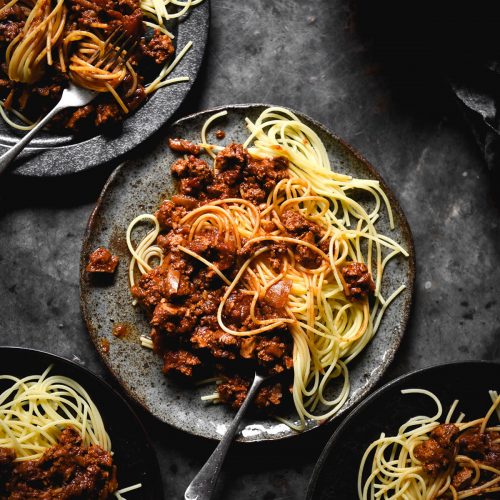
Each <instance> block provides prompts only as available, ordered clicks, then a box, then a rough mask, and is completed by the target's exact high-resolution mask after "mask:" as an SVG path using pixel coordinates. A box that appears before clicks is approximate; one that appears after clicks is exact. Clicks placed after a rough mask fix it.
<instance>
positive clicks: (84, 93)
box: [0, 28, 136, 174]
mask: <svg viewBox="0 0 500 500" xmlns="http://www.w3.org/2000/svg"><path fill="white" fill-rule="evenodd" d="M132 40H133V39H132V37H130V36H126V35H125V32H123V31H122V30H121V29H119V28H118V29H116V30H114V31H113V32H112V33H111V35H110V36H109V37H108V38H107V40H106V41H105V42H104V53H103V55H102V57H101V59H100V60H98V59H99V56H100V51H96V53H95V54H94V55H93V56H92V57H91V58H90V59H89V62H90V64H93V63H94V61H97V62H96V63H95V64H94V66H97V67H101V68H105V69H106V70H109V69H110V68H111V67H112V66H113V65H114V64H115V63H117V62H120V63H124V62H125V61H126V60H127V59H128V57H129V55H130V53H131V52H132V50H133V49H134V48H135V45H136V44H135V43H134V44H132V43H131V42H132ZM97 94H98V93H97V92H94V91H92V90H87V89H84V88H81V87H77V86H76V85H75V84H74V83H73V82H71V81H70V82H69V86H68V88H66V89H64V91H63V93H62V96H61V99H60V100H59V102H58V103H57V104H56V105H55V106H54V108H53V109H52V110H51V111H50V112H49V113H48V114H47V115H46V116H45V117H44V118H43V119H42V120H40V121H39V122H38V123H37V125H36V127H34V128H33V129H31V130H30V131H29V132H28V133H27V134H26V135H25V136H24V137H23V138H22V139H20V140H19V142H18V143H16V144H15V145H14V146H12V147H11V148H10V149H9V150H8V151H7V152H6V153H4V154H3V155H2V156H0V174H1V173H2V172H3V171H4V170H5V169H6V168H7V167H8V166H9V165H10V164H11V163H12V161H14V159H15V158H16V157H17V155H18V154H19V153H20V152H21V151H22V150H23V149H24V148H25V147H26V146H27V145H28V143H29V142H30V141H31V140H32V139H33V137H35V135H36V134H38V132H39V131H40V129H42V128H43V127H44V126H45V125H46V124H47V123H48V122H49V121H50V120H51V119H52V117H53V116H54V115H56V114H57V113H59V111H61V110H63V109H66V108H75V107H79V106H85V105H86V104H88V103H89V102H90V101H92V100H93V99H94V98H95V97H96V96H97Z"/></svg>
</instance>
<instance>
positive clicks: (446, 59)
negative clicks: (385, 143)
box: [350, 0, 500, 206]
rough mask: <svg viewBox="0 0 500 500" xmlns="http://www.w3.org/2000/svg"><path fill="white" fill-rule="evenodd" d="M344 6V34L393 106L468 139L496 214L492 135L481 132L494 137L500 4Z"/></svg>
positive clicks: (496, 141)
mask: <svg viewBox="0 0 500 500" xmlns="http://www.w3.org/2000/svg"><path fill="white" fill-rule="evenodd" d="M350 5H351V12H352V19H351V23H350V28H351V30H353V31H355V32H356V34H357V35H358V36H360V38H361V39H362V40H363V45H364V46H366V47H368V48H369V50H370V51H371V52H372V54H373V56H374V58H375V59H376V60H377V61H378V62H379V64H380V68H379V69H378V73H380V74H382V75H383V77H384V78H386V79H387V83H388V85H389V87H390V88H391V91H392V94H393V97H394V98H395V100H396V101H397V102H398V104H399V105H400V106H402V107H404V108H406V109H408V111H409V112H411V113H413V114H415V116H425V115H426V114H427V115H433V114H437V115H442V114H446V115H448V116H449V117H450V118H451V121H450V122H451V124H453V126H455V127H459V128H467V129H468V132H469V134H471V132H472V134H471V136H474V139H475V141H476V143H477V144H478V146H479V149H480V151H481V156H482V157H483V159H484V160H485V163H486V164H488V166H489V169H490V173H491V176H492V183H491V190H492V194H493V197H494V199H495V202H496V205H497V206H498V205H499V200H500V135H498V137H494V138H493V140H492V134H491V133H488V132H491V130H493V129H492V128H491V127H493V128H496V129H497V130H499V129H500V123H496V121H500V118H498V117H499V116H500V113H498V112H497V111H496V110H497V109H500V108H499V107H498V105H500V102H499V100H500V90H499V89H500V85H499V84H500V58H499V53H498V41H497V38H498V26H499V23H500V4H499V3H498V2H485V1H479V2H473V3H470V2H452V1H450V0H444V1H442V2H433V1H430V0H424V1H419V2H416V1H414V2H400V1H398V0H382V1H379V2H373V1H371V0H351V1H350ZM457 82H458V83H460V85H461V87H460V88H461V92H462V93H461V92H459V91H458V90H457ZM469 82H470V85H469ZM464 95H465V98H464ZM464 99H465V100H464ZM467 99H468V100H467ZM491 120H493V121H495V123H493V122H491Z"/></svg>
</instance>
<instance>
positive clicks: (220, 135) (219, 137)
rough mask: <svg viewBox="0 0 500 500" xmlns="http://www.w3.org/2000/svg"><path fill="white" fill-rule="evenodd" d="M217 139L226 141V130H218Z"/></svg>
mask: <svg viewBox="0 0 500 500" xmlns="http://www.w3.org/2000/svg"><path fill="white" fill-rule="evenodd" d="M215 137H217V139H219V140H221V139H224V137H226V132H224V130H220V129H219V130H217V132H215Z"/></svg>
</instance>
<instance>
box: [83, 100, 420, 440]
mask: <svg viewBox="0 0 500 500" xmlns="http://www.w3.org/2000/svg"><path fill="white" fill-rule="evenodd" d="M265 107H266V106H264V105H239V106H238V105H236V106H228V107H225V108H221V109H227V110H228V116H227V117H225V118H224V119H223V120H221V121H220V122H218V123H216V124H215V126H214V127H213V129H212V131H211V134H210V135H209V140H211V141H213V142H216V141H217V139H216V138H215V137H214V133H215V130H216V129H217V128H218V127H220V128H222V129H223V130H224V131H225V133H226V137H225V139H224V140H222V141H218V143H219V144H221V145H224V144H227V143H230V142H243V141H244V140H245V138H246V137H247V135H248V131H247V130H246V128H245V125H244V118H245V117H246V116H248V117H250V118H251V119H255V118H256V117H257V116H258V115H259V114H260V113H261V112H262V111H263V110H264V109H265ZM215 111H217V110H211V111H205V112H202V113H198V114H195V115H192V116H189V117H187V118H184V119H182V120H179V121H178V122H176V123H175V124H174V125H172V127H171V128H170V129H169V130H167V133H166V134H165V137H164V139H162V141H161V142H160V143H158V145H157V146H156V147H155V148H154V149H150V150H147V151H145V150H143V151H142V154H141V156H140V157H138V156H137V157H136V158H135V159H133V160H131V161H129V162H127V163H126V164H125V165H123V166H121V167H119V168H118V169H117V170H116V171H115V172H114V173H113V175H112V176H111V178H110V179H109V181H108V183H107V184H106V186H105V188H104V190H103V193H102V195H101V197H100V199H99V201H98V203H97V207H96V208H95V210H94V212H93V214H92V215H91V217H90V221H89V225H88V228H87V233H86V235H85V238H84V244H83V249H82V255H81V282H80V283H81V305H82V312H83V316H84V318H85V321H86V323H87V328H88V330H89V332H90V336H91V338H92V340H93V342H94V344H95V345H96V347H97V349H98V350H99V352H100V354H101V356H102V359H103V360H104V362H105V363H106V365H107V366H108V368H109V369H110V370H111V371H112V372H113V374H114V375H115V376H116V378H117V379H118V381H119V382H120V383H121V384H122V385H123V387H124V389H125V390H126V391H127V393H128V394H130V395H131V396H132V397H133V398H134V399H135V400H136V401H137V402H139V403H140V404H141V405H142V406H144V408H146V409H147V410H148V411H150V412H151V413H152V414H153V415H155V416H156V417H158V418H159V419H160V420H162V421H163V422H166V423H168V424H170V425H173V426H174V427H177V428H179V429H183V430H185V431H187V432H190V433H193V434H196V435H199V436H204V437H207V438H212V439H219V438H220V436H221V435H223V434H224V432H225V429H226V427H227V425H228V423H229V422H230V421H231V419H232V417H233V413H232V412H231V411H230V410H229V409H227V408H226V407H224V406H216V405H210V404H208V405H207V404H206V403H204V402H202V401H201V400H200V396H201V395H203V394H207V393H208V392H210V390H211V388H207V387H201V388H198V389H196V390H191V389H186V388H182V387H180V386H179V385H177V384H176V383H174V382H173V381H171V380H169V379H167V378H166V377H164V375H163V374H162V372H161V365H162V363H161V359H160V357H159V356H156V355H154V354H153V353H152V352H151V351H149V350H147V349H144V348H141V347H140V343H139V336H140V335H141V334H149V331H150V327H149V326H148V323H147V321H146V319H145V315H144V314H143V312H142V311H141V310H140V309H139V308H134V307H132V305H131V296H130V292H129V288H128V281H127V266H128V262H129V256H128V249H127V245H126V241H125V232H126V229H127V226H128V224H129V222H130V221H131V220H132V219H133V218H134V217H136V216H137V215H139V214H140V213H143V212H150V213H152V212H154V211H155V210H156V208H157V207H158V205H159V203H160V201H161V199H162V198H163V197H165V196H169V195H171V194H173V192H174V184H173V180H172V177H171V175H170V165H171V164H172V162H173V161H174V160H175V159H176V158H177V157H178V156H177V155H176V154H174V153H173V152H172V151H170V149H169V148H168V147H167V137H183V138H185V139H189V140H194V141H196V142H199V133H200V130H201V127H202V125H203V123H204V122H205V120H206V119H207V118H208V117H209V116H211V114H212V113H214V112H215ZM298 115H299V116H300V117H301V119H302V120H304V121H305V123H307V124H308V125H310V126H311V127H313V128H314V130H315V131H316V132H317V133H318V134H319V136H320V138H321V139H322V140H323V142H324V144H325V146H326V148H327V150H328V153H329V155H330V158H331V160H332V163H333V165H334V167H335V169H337V170H338V171H341V172H343V173H348V174H352V175H354V176H356V177H364V178H371V179H379V180H380V177H379V176H378V174H377V173H376V172H375V170H374V169H373V167H371V166H370V165H369V164H368V162H366V160H364V159H363V158H361V156H359V155H358V154H357V153H356V152H354V151H353V150H352V149H351V148H350V147H349V146H348V145H347V144H345V143H344V142H343V141H342V140H340V139H339V138H338V137H336V136H334V135H332V134H331V133H330V132H328V131H327V130H326V129H325V128H324V127H323V126H321V125H320V124H318V123H316V122H314V121H313V120H311V119H309V118H307V117H306V116H304V115H302V114H300V113H298ZM384 189H385V192H386V193H387V194H388V196H389V198H390V199H391V203H392V207H393V210H394V215H395V224H396V228H395V230H394V231H392V232H391V231H390V229H389V227H388V221H387V220H386V219H385V218H384V217H382V220H381V221H380V223H378V225H379V226H378V227H379V230H380V231H383V232H384V233H386V234H387V233H389V232H391V236H392V237H393V238H394V239H396V241H399V242H400V243H402V244H403V246H404V247H406V248H407V249H408V251H409V252H410V258H408V259H405V258H403V257H402V258H400V259H396V260H394V261H392V263H391V265H390V266H389V267H388V268H387V273H386V274H385V279H384V283H383V287H387V288H386V289H387V290H389V289H390V290H394V289H396V288H398V287H399V285H400V284H405V285H406V289H405V290H404V292H403V293H402V294H401V295H400V296H399V297H398V298H397V299H396V301H395V302H394V303H393V304H392V305H391V306H390V308H389V309H388V310H387V313H386V315H385V317H384V319H383V322H382V324H381V327H380V329H379V332H378V334H377V336H376V338H375V339H374V340H373V341H372V342H371V343H370V345H369V346H368V348H367V349H366V350H365V351H364V352H363V354H362V355H361V356H359V358H358V359H357V360H356V361H355V362H353V363H352V364H351V365H350V378H351V393H350V397H349V399H348V400H347V402H346V404H345V406H344V408H343V409H342V411H341V412H340V413H339V415H341V414H343V413H345V412H346V411H347V410H348V409H349V408H351V407H352V406H353V405H354V404H355V403H357V402H359V401H360V400H361V399H362V398H363V397H364V396H365V395H366V394H367V393H368V391H369V390H370V389H371V388H372V387H373V386H374V384H375V383H376V382H377V380H378V379H379V378H380V376H381V375H382V373H383V372H384V370H385V369H386V368H387V366H388V365H389V363H390V362H391V360H392V359H393V356H394V353H395V352H396V349H397V348H398V346H399V343H400V340H401V337H402V335H403V332H404V330H405V327H406V323H407V320H408V315H409V310H410V302H411V297H412V291H413V278H414V260H413V243H412V239H411V234H410V230H409V228H408V224H407V222H406V219H405V217H404V215H403V213H402V211H401V209H400V207H399V205H398V203H397V201H396V199H395V198H394V196H393V195H392V193H391V192H390V190H389V189H388V188H387V187H386V186H385V185H384ZM98 246H105V247H108V248H109V249H110V250H111V251H112V252H113V253H114V254H116V255H118V256H119V258H120V264H119V266H118V271H117V273H116V275H115V276H114V278H113V280H112V282H110V283H100V284H99V283H95V282H92V281H89V277H88V276H87V274H86V273H85V272H84V267H85V264H86V261H87V258H88V255H89V254H90V253H91V252H92V251H93V250H94V249H95V248H97V247H98ZM117 323H125V324H126V325H128V327H129V330H130V331H129V335H128V336H127V337H126V338H125V339H117V338H115V337H114V336H113V334H112V330H113V325H116V324H117ZM103 341H104V342H105V344H104V345H106V346H107V342H109V351H108V352H106V351H107V349H103V348H102V346H103ZM290 417H292V415H290ZM316 425H318V424H312V423H311V425H310V427H309V428H313V427H314V426H316ZM294 434H295V433H294V432H293V431H291V430H290V429H289V428H288V427H287V426H286V425H284V424H278V423H277V422H276V421H274V420H272V419H268V420H259V421H252V422H248V423H247V425H246V427H245V428H244V429H243V431H242V433H241V434H240V436H239V440H240V441H259V440H272V439H281V438H285V437H290V436H292V435H294Z"/></svg>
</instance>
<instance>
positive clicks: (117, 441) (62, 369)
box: [0, 347, 163, 500]
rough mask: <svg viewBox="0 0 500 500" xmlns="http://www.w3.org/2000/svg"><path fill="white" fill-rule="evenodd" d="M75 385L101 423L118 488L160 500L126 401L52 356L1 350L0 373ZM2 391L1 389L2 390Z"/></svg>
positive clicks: (150, 460)
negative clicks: (45, 377)
mask: <svg viewBox="0 0 500 500" xmlns="http://www.w3.org/2000/svg"><path fill="white" fill-rule="evenodd" d="M50 365H53V367H52V369H51V372H50V373H51V374H52V375H64V376H66V377H70V378H72V379H73V380H75V381H76V382H78V383H79V384H80V385H81V386H82V387H83V388H84V389H85V390H86V391H87V392H88V394H89V395H90V397H91V399H92V401H93V402H94V403H95V405H96V406H97V408H98V409H99V412H100V413H101V416H102V418H103V421H104V427H105V428H106V430H107V432H108V434H109V436H110V438H111V445H112V450H113V461H114V463H115V464H116V466H117V477H118V485H119V488H125V487H127V486H132V485H134V484H137V483H141V484H142V487H141V488H139V489H137V490H134V491H131V492H129V493H127V494H124V496H125V498H126V499H127V500H162V499H163V492H162V481H161V475H160V469H159V467H158V462H157V460H156V454H155V451H154V449H153V447H152V446H151V443H150V441H149V438H148V436H147V434H146V431H145V429H144V427H143V426H142V423H141V421H140V420H139V419H138V418H137V416H136V415H135V413H134V412H133V410H132V409H131V407H130V406H129V405H128V403H126V402H125V400H124V399H123V398H122V397H121V396H120V395H119V394H118V393H117V392H116V391H115V390H114V389H112V388H111V386H109V385H108V384H107V383H105V382H104V381H103V380H101V379H100V378H98V377H96V376H95V375H94V374H93V373H91V372H90V371H88V370H87V369H86V368H83V367H82V366H80V365H78V364H76V363H73V362H71V361H68V360H67V359H64V358H61V357H59V356H56V355H54V354H49V353H47V352H43V351H36V350H34V349H26V348H22V347H0V366H1V368H0V374H1V375H14V376H16V377H26V376H28V375H36V374H40V373H43V372H44V371H45V370H46V369H47V367H49V366H50ZM2 390H3V389H2Z"/></svg>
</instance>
